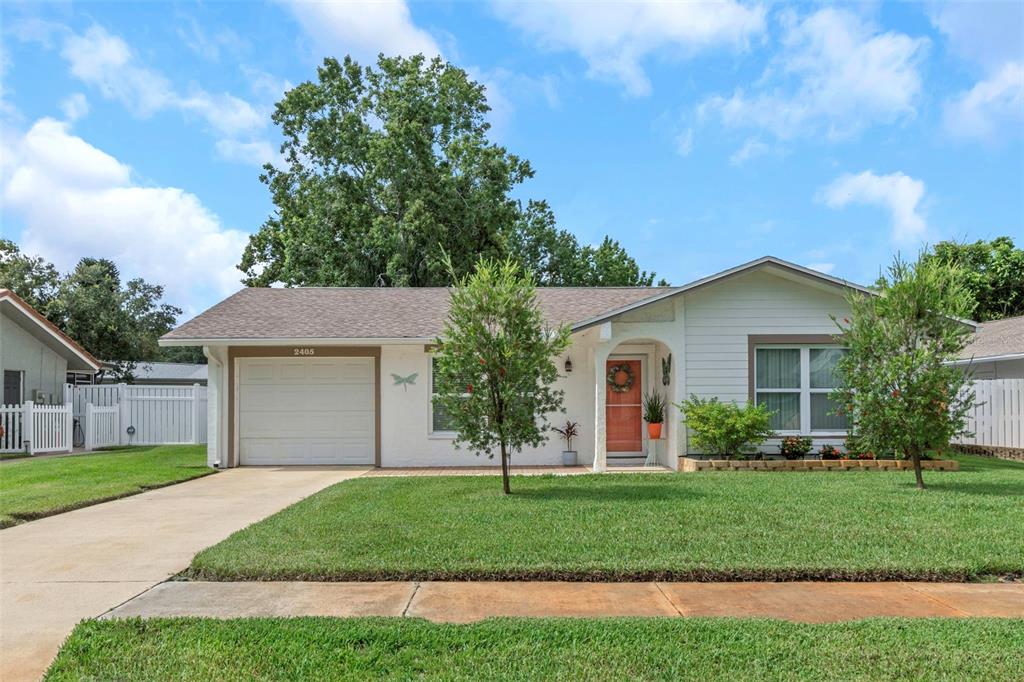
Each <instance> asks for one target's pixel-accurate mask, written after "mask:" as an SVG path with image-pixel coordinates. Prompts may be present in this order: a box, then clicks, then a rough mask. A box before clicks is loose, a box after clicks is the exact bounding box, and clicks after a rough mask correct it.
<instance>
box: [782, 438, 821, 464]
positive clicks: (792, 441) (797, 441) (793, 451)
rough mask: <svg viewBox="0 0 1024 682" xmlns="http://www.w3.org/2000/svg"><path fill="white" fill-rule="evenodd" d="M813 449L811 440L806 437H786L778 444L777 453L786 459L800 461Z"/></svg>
mask: <svg viewBox="0 0 1024 682" xmlns="http://www.w3.org/2000/svg"><path fill="white" fill-rule="evenodd" d="M812 447H814V446H813V445H812V443H811V439H810V438H808V437H806V436H786V437H785V438H783V439H782V442H781V443H779V452H781V453H782V454H783V456H784V457H785V458H786V459H800V458H801V457H803V456H804V455H806V454H807V453H808V452H810V451H811V448H812Z"/></svg>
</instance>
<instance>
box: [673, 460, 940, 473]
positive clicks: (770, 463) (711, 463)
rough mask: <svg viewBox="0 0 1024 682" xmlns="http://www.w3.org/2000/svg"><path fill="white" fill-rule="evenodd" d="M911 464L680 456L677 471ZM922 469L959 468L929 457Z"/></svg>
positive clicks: (904, 464)
mask: <svg viewBox="0 0 1024 682" xmlns="http://www.w3.org/2000/svg"><path fill="white" fill-rule="evenodd" d="M913 468H914V463H913V462H911V461H909V460H899V459H756V460H755V459H696V458H694V457H680V458H679V470H680V471H683V472H687V473H690V472H695V471H861V470H867V471H901V470H904V469H913ZM921 469H923V470H925V471H960V463H959V462H957V461H956V460H955V459H928V460H923V461H922V462H921Z"/></svg>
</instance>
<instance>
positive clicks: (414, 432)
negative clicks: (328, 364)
mask: <svg viewBox="0 0 1024 682" xmlns="http://www.w3.org/2000/svg"><path fill="white" fill-rule="evenodd" d="M573 340H574V343H573V345H572V346H571V347H570V349H569V351H568V353H567V354H566V355H568V356H569V357H571V358H572V363H573V371H572V373H571V374H569V375H564V376H563V377H562V378H561V379H560V380H559V381H558V382H556V384H555V387H556V388H559V389H562V390H564V391H565V414H555V415H551V417H550V419H551V423H552V425H560V423H564V422H565V421H566V419H571V420H572V421H575V422H579V424H580V432H581V433H580V437H579V438H577V439H576V440H575V441H574V442H573V448H574V449H575V450H576V451H577V452H578V453H579V461H580V463H584V464H589V463H590V462H591V461H592V460H593V457H594V435H593V434H594V431H593V424H594V407H593V394H594V389H593V386H594V384H593V377H594V371H593V366H592V365H591V364H590V363H591V359H590V353H589V352H588V347H589V345H590V341H589V336H588V335H586V334H583V335H575V336H574V337H573ZM564 364H565V355H563V356H562V357H560V358H559V359H558V361H557V365H558V367H559V369H560V370H561V369H562V367H563V366H564ZM413 372H416V373H417V375H418V376H417V378H416V384H415V385H414V386H408V387H405V386H395V385H394V380H393V379H392V377H391V375H392V374H397V375H399V376H402V377H406V376H409V375H410V374H412V373H413ZM563 374H564V372H563ZM381 381H382V382H383V385H382V386H381V466H384V467H404V466H439V465H443V466H490V465H494V466H500V464H501V462H500V461H499V460H498V459H497V457H495V458H494V459H488V458H486V457H484V456H480V457H478V456H476V455H474V454H473V453H472V452H469V451H467V450H457V449H456V448H455V447H454V443H453V440H452V438H451V436H448V435H442V434H431V432H430V426H431V425H430V413H429V409H428V406H429V402H430V353H428V352H426V351H425V350H424V346H423V345H422V344H419V345H408V346H406V345H400V346H383V347H382V348H381ZM562 449H563V444H562V441H561V439H560V438H559V436H558V434H552V436H551V439H550V440H549V441H548V442H547V443H546V444H545V445H543V446H541V447H540V448H536V449H533V448H530V449H527V450H525V451H523V452H521V453H516V454H514V455H513V456H512V462H513V464H561V463H562Z"/></svg>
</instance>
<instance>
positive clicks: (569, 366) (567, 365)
mask: <svg viewBox="0 0 1024 682" xmlns="http://www.w3.org/2000/svg"><path fill="white" fill-rule="evenodd" d="M565 373H566V374H572V358H566V359H565Z"/></svg>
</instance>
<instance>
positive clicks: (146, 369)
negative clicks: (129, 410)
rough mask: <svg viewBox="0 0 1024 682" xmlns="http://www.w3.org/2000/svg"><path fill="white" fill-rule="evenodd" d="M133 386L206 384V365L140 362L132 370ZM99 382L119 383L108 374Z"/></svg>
mask: <svg viewBox="0 0 1024 682" xmlns="http://www.w3.org/2000/svg"><path fill="white" fill-rule="evenodd" d="M132 376H133V378H132V380H131V381H130V382H128V383H130V384H132V385H135V386H150V385H160V386H192V385H193V384H199V385H200V386H205V385H206V365H200V364H197V363H191V362H140V363H139V364H137V365H136V366H135V369H134V370H132ZM100 383H101V384H117V383H121V382H120V380H119V379H116V378H115V377H113V376H112V375H110V374H107V375H105V376H104V377H103V379H101V380H100Z"/></svg>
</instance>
